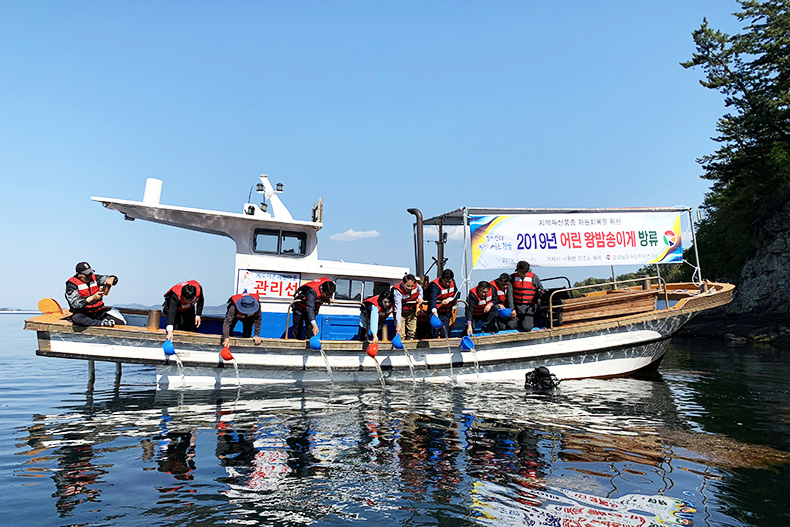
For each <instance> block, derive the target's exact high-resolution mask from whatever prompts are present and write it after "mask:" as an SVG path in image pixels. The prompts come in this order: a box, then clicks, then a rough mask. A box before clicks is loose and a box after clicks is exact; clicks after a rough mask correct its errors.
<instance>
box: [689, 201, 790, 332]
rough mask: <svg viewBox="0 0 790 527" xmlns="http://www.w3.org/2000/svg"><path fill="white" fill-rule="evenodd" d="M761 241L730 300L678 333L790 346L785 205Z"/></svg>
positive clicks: (788, 210) (788, 213)
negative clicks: (732, 298) (762, 244)
mask: <svg viewBox="0 0 790 527" xmlns="http://www.w3.org/2000/svg"><path fill="white" fill-rule="evenodd" d="M762 240H764V243H765V245H764V246H763V247H761V248H760V249H759V250H758V251H757V252H756V253H755V255H754V256H753V257H752V258H751V259H750V260H749V261H748V262H746V265H744V266H743V269H742V270H741V283H740V285H738V287H737V289H736V290H735V297H734V300H733V301H732V302H731V303H730V304H727V305H726V306H723V307H721V308H718V309H715V310H713V311H710V312H706V313H702V314H700V315H698V316H697V317H695V318H693V319H692V320H691V321H690V322H689V323H688V324H686V326H684V327H683V329H682V330H681V331H680V333H679V336H680V337H687V338H721V339H725V340H729V341H731V342H763V343H768V344H773V345H775V346H790V203H787V204H785V206H784V207H783V208H782V210H780V211H779V212H777V214H776V215H775V216H774V217H773V218H772V219H771V220H770V221H769V222H768V223H767V224H766V226H765V227H764V230H763V234H762Z"/></svg>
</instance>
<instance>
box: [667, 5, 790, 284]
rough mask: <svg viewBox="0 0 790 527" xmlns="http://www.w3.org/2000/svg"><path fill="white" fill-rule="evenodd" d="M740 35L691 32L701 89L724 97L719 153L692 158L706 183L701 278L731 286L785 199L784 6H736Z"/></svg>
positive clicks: (789, 40) (788, 39)
mask: <svg viewBox="0 0 790 527" xmlns="http://www.w3.org/2000/svg"><path fill="white" fill-rule="evenodd" d="M740 4H741V8H742V9H743V10H742V11H741V12H737V13H734V16H736V17H737V18H738V20H739V21H741V22H742V23H744V28H743V31H742V33H740V34H737V35H732V36H730V35H727V34H725V33H723V32H721V31H718V30H714V29H711V28H710V27H709V26H708V21H707V20H703V23H702V26H701V27H700V28H699V29H698V30H696V31H695V32H694V33H693V38H694V42H695V44H696V48H697V50H696V53H695V54H694V56H693V57H692V59H691V60H689V61H688V62H684V63H682V66H683V67H686V68H693V67H697V66H698V67H700V68H702V70H703V71H704V73H705V78H704V80H701V81H700V83H701V84H702V85H703V86H705V87H706V88H710V89H712V90H717V91H719V92H721V93H722V94H723V95H724V96H725V104H726V106H727V108H728V110H729V111H728V113H726V114H725V115H724V116H722V117H721V118H720V119H719V120H718V123H717V126H716V130H717V132H718V134H719V135H718V136H717V137H714V140H715V141H717V142H718V143H720V145H721V146H720V147H719V148H718V150H716V151H715V152H714V153H712V154H709V155H706V156H704V157H702V158H701V159H699V160H698V162H699V163H700V164H701V165H702V167H703V169H704V171H705V173H704V175H703V176H702V177H703V178H705V179H709V180H710V181H712V182H713V183H712V185H711V190H710V192H708V193H707V194H706V196H705V201H704V203H703V206H702V208H703V210H704V211H705V217H704V219H703V221H702V222H701V224H700V226H699V231H698V233H697V242H698V244H699V248H700V254H701V258H702V260H703V264H704V266H705V270H706V276H708V277H712V278H724V279H727V280H730V281H735V282H737V281H738V278H739V274H740V270H741V268H742V267H743V265H744V263H745V262H746V260H747V259H748V258H749V257H750V256H751V255H752V254H754V251H755V250H756V248H757V247H759V246H760V244H761V243H763V240H762V239H761V235H760V234H761V228H762V226H763V225H764V224H765V222H766V221H767V220H768V219H770V217H771V216H772V214H773V213H775V212H776V211H778V210H780V208H781V206H782V205H783V204H784V203H786V202H787V201H788V199H790V0H771V1H767V2H759V1H756V0H740Z"/></svg>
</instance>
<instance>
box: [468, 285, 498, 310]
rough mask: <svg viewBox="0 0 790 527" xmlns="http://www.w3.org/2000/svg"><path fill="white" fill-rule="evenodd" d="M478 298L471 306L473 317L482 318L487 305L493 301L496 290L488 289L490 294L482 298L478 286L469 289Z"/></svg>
mask: <svg viewBox="0 0 790 527" xmlns="http://www.w3.org/2000/svg"><path fill="white" fill-rule="evenodd" d="M469 292H470V293H471V294H472V295H473V296H474V297H475V299H476V301H475V304H474V305H473V306H469V307H470V308H472V317H473V318H480V317H482V316H483V313H484V310H485V308H486V305H488V304H490V303H491V300H492V299H493V298H494V291H493V290H492V289H489V290H488V294H487V295H486V297H485V298H480V294H479V293H478V292H477V287H475V288H474V289H472V290H471V291H469Z"/></svg>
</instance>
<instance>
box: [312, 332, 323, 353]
mask: <svg viewBox="0 0 790 527" xmlns="http://www.w3.org/2000/svg"><path fill="white" fill-rule="evenodd" d="M310 348H312V349H314V350H315V351H319V350H320V349H321V337H319V336H318V335H313V336H312V337H310Z"/></svg>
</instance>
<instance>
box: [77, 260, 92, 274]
mask: <svg viewBox="0 0 790 527" xmlns="http://www.w3.org/2000/svg"><path fill="white" fill-rule="evenodd" d="M76 270H77V274H84V275H91V274H93V269H91V264H89V263H88V262H80V263H78V264H77V268H76Z"/></svg>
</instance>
